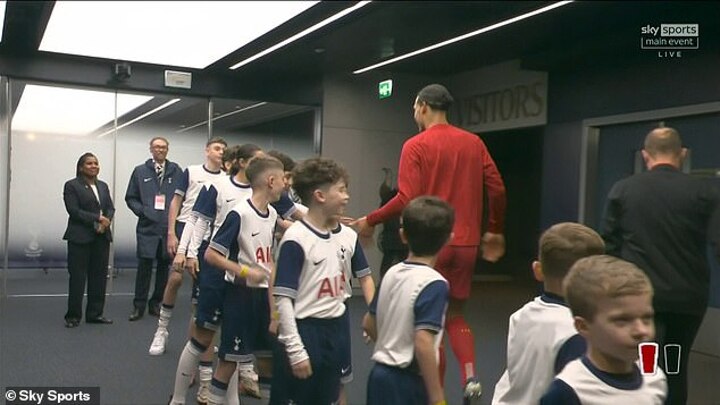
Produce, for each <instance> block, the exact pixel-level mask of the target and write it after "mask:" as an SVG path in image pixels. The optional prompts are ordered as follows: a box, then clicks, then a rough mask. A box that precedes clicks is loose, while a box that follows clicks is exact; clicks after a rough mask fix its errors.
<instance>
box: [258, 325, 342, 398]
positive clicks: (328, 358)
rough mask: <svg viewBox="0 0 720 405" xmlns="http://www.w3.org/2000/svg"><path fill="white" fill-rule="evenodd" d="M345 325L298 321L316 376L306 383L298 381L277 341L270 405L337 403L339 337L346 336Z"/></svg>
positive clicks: (340, 347)
mask: <svg viewBox="0 0 720 405" xmlns="http://www.w3.org/2000/svg"><path fill="white" fill-rule="evenodd" d="M344 324H345V323H344V321H343V320H342V318H340V317H338V318H333V319H318V318H308V319H298V320H297V326H298V332H299V333H300V338H301V339H302V341H303V344H304V345H305V350H307V352H308V355H309V356H310V365H311V366H312V370H313V374H312V376H310V378H307V379H305V380H300V379H297V378H295V377H294V376H293V374H292V368H291V367H290V362H289V360H288V357H287V352H286V351H285V346H283V345H282V344H281V343H280V342H278V343H277V344H276V345H275V351H274V353H273V384H272V386H271V391H270V404H271V405H281V404H282V405H285V404H288V403H289V402H290V401H293V403H295V404H297V405H330V404H333V403H334V402H335V401H337V399H338V396H339V395H340V385H341V383H340V377H341V368H342V363H343V360H342V353H341V352H342V344H340V342H339V341H338V336H340V335H342V334H343V328H344Z"/></svg>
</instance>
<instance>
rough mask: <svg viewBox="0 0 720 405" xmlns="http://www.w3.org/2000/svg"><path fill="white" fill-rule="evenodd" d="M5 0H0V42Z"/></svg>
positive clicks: (3, 23) (3, 22) (0, 39)
mask: <svg viewBox="0 0 720 405" xmlns="http://www.w3.org/2000/svg"><path fill="white" fill-rule="evenodd" d="M6 6H7V1H0V42H2V32H3V26H4V25H5V7H6Z"/></svg>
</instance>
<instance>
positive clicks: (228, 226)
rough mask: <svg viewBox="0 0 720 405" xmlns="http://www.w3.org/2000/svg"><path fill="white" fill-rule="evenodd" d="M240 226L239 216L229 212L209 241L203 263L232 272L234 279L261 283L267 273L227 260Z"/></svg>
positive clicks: (265, 278) (266, 276)
mask: <svg viewBox="0 0 720 405" xmlns="http://www.w3.org/2000/svg"><path fill="white" fill-rule="evenodd" d="M240 226H241V224H240V215H239V214H238V213H237V212H236V211H230V213H228V215H227V217H226V218H225V221H223V224H222V226H220V228H219V229H218V231H217V233H216V234H215V236H213V238H212V240H211V241H210V245H209V246H208V249H207V250H206V251H205V261H207V262H208V264H209V265H211V266H214V267H216V268H218V269H223V270H226V271H230V272H232V273H233V274H235V277H240V278H244V279H247V280H250V281H252V282H254V283H262V282H263V281H265V280H267V278H268V276H269V274H268V273H267V271H265V270H263V269H260V268H258V267H257V266H255V267H251V266H248V265H247V264H241V263H237V262H235V261H233V260H230V259H229V258H228V257H229V255H230V250H231V249H232V247H233V244H235V243H237V237H238V234H239V233H240Z"/></svg>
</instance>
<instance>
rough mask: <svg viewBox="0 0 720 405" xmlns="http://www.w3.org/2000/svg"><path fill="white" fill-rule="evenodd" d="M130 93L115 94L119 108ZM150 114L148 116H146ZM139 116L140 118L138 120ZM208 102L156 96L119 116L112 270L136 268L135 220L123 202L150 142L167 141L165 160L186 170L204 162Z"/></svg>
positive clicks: (146, 157)
mask: <svg viewBox="0 0 720 405" xmlns="http://www.w3.org/2000/svg"><path fill="white" fill-rule="evenodd" d="M127 97H133V95H130V94H123V93H119V94H118V105H120V104H122V103H123V101H124V99H125V98H127ZM150 112H152V113H151V114H149V115H148V113H150ZM138 117H142V118H141V119H137V118H138ZM207 117H208V100H206V99H198V98H188V97H182V98H175V97H171V96H155V97H154V98H152V100H150V101H148V102H147V104H146V105H143V106H141V107H140V108H139V109H137V110H135V111H133V112H132V113H130V114H126V115H125V116H121V117H118V122H117V124H118V130H117V154H116V156H117V159H116V162H117V163H116V167H117V169H116V181H117V183H116V184H117V187H116V189H115V190H116V191H115V194H116V199H115V201H116V204H115V208H116V212H115V267H121V268H122V267H135V266H136V263H137V259H136V254H135V252H136V236H135V226H136V224H137V217H136V216H135V214H133V213H132V211H130V209H129V208H128V207H127V204H126V203H125V193H126V191H127V187H128V182H129V181H130V176H131V175H132V171H133V169H134V168H135V166H138V165H140V164H143V163H144V162H145V161H146V160H148V159H151V158H152V156H151V155H150V140H151V139H152V138H154V137H156V136H161V137H164V138H165V139H167V140H168V142H169V151H168V155H167V159H168V160H169V161H172V162H175V163H177V164H179V165H180V167H181V168H182V169H185V168H186V167H187V166H188V165H194V164H201V163H203V162H204V160H205V152H204V150H205V143H206V142H207V139H208V126H207Z"/></svg>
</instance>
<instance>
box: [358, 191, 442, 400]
mask: <svg viewBox="0 0 720 405" xmlns="http://www.w3.org/2000/svg"><path fill="white" fill-rule="evenodd" d="M454 220H455V218H454V211H453V209H452V207H451V206H450V205H449V204H447V203H446V202H444V201H443V200H441V199H439V198H437V197H431V196H423V197H418V198H416V199H414V200H412V201H411V202H410V203H409V204H408V205H407V207H405V209H404V210H403V213H402V228H401V233H400V237H401V239H402V240H403V242H406V243H407V245H408V247H409V255H408V258H407V259H406V260H405V261H403V262H400V263H398V264H396V265H394V266H393V267H391V268H390V269H389V270H388V271H387V273H385V276H384V277H383V281H382V283H381V284H380V288H379V289H378V291H377V293H376V294H375V297H374V298H373V301H372V303H371V304H370V310H369V314H367V315H365V319H363V328H364V329H365V331H366V332H367V334H368V335H369V336H370V337H371V338H372V339H373V340H375V341H376V343H375V350H374V352H373V356H372V358H373V360H375V366H373V368H372V371H371V372H370V377H369V378H368V385H367V403H368V405H381V404H382V405H401V404H432V405H445V396H444V393H443V389H442V386H441V384H440V375H439V372H438V365H437V360H438V359H437V352H438V347H439V346H440V341H441V340H442V332H443V324H444V323H445V312H446V310H447V305H448V291H449V287H448V283H447V280H445V278H444V277H443V276H442V275H440V273H438V272H437V271H435V270H434V269H433V266H434V265H435V260H436V259H437V253H438V251H440V249H441V248H442V247H443V246H445V244H446V243H447V242H448V241H449V240H450V238H451V232H452V229H453V223H454Z"/></svg>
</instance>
